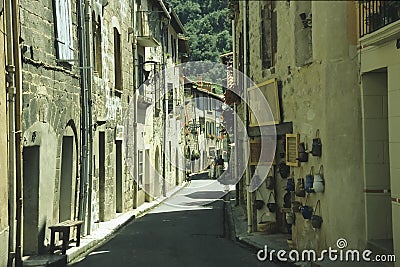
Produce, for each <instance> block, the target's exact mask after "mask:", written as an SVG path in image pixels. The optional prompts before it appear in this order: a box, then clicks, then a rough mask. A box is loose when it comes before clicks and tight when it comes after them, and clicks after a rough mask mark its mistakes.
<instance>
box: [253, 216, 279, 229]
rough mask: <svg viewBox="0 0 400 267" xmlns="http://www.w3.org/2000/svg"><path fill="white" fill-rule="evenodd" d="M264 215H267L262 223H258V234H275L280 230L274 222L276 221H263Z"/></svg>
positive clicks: (261, 219)
mask: <svg viewBox="0 0 400 267" xmlns="http://www.w3.org/2000/svg"><path fill="white" fill-rule="evenodd" d="M264 215H266V213H264V214H263V215H262V216H261V218H260V222H259V223H257V231H258V232H263V233H264V234H274V233H276V232H277V230H278V227H277V224H276V222H274V221H263V217H264Z"/></svg>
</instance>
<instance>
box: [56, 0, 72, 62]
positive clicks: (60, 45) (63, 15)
mask: <svg viewBox="0 0 400 267" xmlns="http://www.w3.org/2000/svg"><path fill="white" fill-rule="evenodd" d="M54 5H55V13H54V14H55V21H56V30H57V31H56V46H57V58H58V59H59V60H65V61H68V63H70V64H73V61H70V60H72V59H74V48H73V38H72V17H71V2H70V0H55V2H54Z"/></svg>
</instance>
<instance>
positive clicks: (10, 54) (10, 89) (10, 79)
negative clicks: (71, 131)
mask: <svg viewBox="0 0 400 267" xmlns="http://www.w3.org/2000/svg"><path fill="white" fill-rule="evenodd" d="M4 8H5V16H6V33H7V35H6V37H7V67H6V71H7V94H8V96H7V101H8V110H7V112H8V183H9V187H8V188H9V189H8V203H9V209H8V213H9V217H8V220H9V223H8V225H9V226H10V235H9V257H8V266H9V267H11V266H12V263H13V261H14V257H15V248H16V243H15V242H16V237H15V226H16V220H15V219H16V202H15V200H16V194H15V193H16V191H15V190H16V184H15V136H14V134H15V94H16V88H15V66H14V51H13V48H14V46H13V26H12V10H11V0H7V2H6V3H5V6H4Z"/></svg>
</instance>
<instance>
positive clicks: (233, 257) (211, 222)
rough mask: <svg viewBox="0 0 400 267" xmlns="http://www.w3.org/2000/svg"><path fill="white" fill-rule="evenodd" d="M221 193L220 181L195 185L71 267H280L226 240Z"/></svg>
mask: <svg viewBox="0 0 400 267" xmlns="http://www.w3.org/2000/svg"><path fill="white" fill-rule="evenodd" d="M223 192H224V186H223V185H221V184H220V183H218V182H217V181H216V180H209V179H208V180H193V181H192V182H191V183H190V184H189V185H188V186H187V187H185V188H184V189H182V190H181V191H180V192H178V193H177V194H176V195H175V196H173V197H172V198H170V199H168V200H167V201H166V202H165V203H163V204H161V205H160V206H158V207H157V208H155V209H153V210H152V211H150V212H149V213H148V214H146V215H144V216H143V217H140V218H138V219H136V220H134V221H132V222H131V223H130V224H128V225H127V226H126V227H124V228H123V229H122V230H121V231H119V232H118V233H117V234H116V235H115V236H114V237H113V238H112V239H111V240H110V241H109V242H107V243H106V244H104V245H103V246H101V247H99V248H97V249H96V250H94V251H92V252H91V253H89V254H88V255H87V256H86V257H84V258H81V259H80V260H78V262H76V263H75V264H73V265H72V266H75V267H83V266H85V267H90V266H96V267H97V266H99V267H101V266H115V264H116V263H118V266H120V267H124V266H277V265H276V264H274V263H267V262H260V261H258V260H257V256H256V251H255V250H253V249H251V248H248V247H245V246H243V245H241V244H240V243H237V242H233V241H231V240H229V239H228V235H229V233H226V232H227V231H228V229H226V227H229V226H228V225H224V200H223V199H219V197H220V196H221V195H223Z"/></svg>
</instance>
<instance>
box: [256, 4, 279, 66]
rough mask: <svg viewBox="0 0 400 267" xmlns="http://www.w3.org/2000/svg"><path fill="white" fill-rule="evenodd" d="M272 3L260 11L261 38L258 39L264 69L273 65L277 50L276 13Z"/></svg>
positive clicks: (265, 5)
mask: <svg viewBox="0 0 400 267" xmlns="http://www.w3.org/2000/svg"><path fill="white" fill-rule="evenodd" d="M273 5H274V1H270V2H268V3H265V4H264V5H263V6H262V8H261V9H260V12H261V14H260V15H261V25H260V31H261V38H260V42H261V45H260V49H261V51H260V54H261V63H262V67H263V68H264V69H268V68H270V67H272V66H273V65H274V57H275V53H276V48H277V34H276V22H277V21H276V13H275V12H274V11H273V10H274V6H273Z"/></svg>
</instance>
